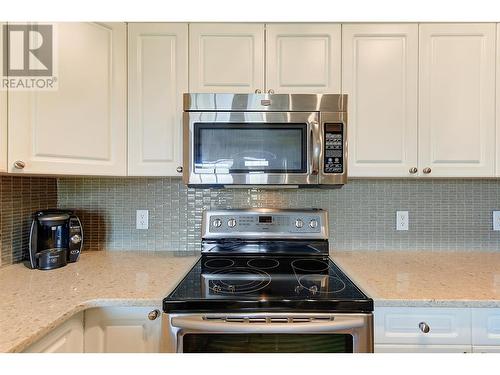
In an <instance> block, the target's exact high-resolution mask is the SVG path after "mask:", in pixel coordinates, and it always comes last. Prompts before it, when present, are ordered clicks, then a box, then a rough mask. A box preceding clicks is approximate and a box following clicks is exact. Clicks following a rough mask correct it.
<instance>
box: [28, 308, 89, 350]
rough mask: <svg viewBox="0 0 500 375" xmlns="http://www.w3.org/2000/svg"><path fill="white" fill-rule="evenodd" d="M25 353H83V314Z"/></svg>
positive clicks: (77, 315) (65, 323) (36, 343)
mask: <svg viewBox="0 0 500 375" xmlns="http://www.w3.org/2000/svg"><path fill="white" fill-rule="evenodd" d="M24 352H25V353H83V313H78V314H76V315H75V316H73V317H71V318H70V319H69V320H67V321H66V322H64V323H63V324H61V325H60V326H59V327H57V328H55V329H54V330H52V331H51V332H49V333H48V334H47V335H45V336H44V337H42V338H41V339H40V340H38V341H37V342H35V343H34V344H32V345H31V346H29V347H28V348H27V349H25V350H24Z"/></svg>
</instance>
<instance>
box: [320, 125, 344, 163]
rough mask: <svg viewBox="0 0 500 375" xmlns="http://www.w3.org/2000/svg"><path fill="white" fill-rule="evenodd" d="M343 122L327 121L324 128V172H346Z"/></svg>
mask: <svg viewBox="0 0 500 375" xmlns="http://www.w3.org/2000/svg"><path fill="white" fill-rule="evenodd" d="M343 126H344V125H343V124H342V123H325V128H324V137H323V142H324V147H323V150H324V153H323V155H324V159H323V161H324V163H323V165H324V167H323V172H324V173H343V172H344V132H343Z"/></svg>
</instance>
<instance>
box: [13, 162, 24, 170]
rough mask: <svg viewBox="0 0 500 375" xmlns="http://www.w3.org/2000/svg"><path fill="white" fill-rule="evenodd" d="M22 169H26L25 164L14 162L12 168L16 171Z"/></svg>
mask: <svg viewBox="0 0 500 375" xmlns="http://www.w3.org/2000/svg"><path fill="white" fill-rule="evenodd" d="M24 167H26V163H25V162H24V161H22V160H16V161H15V162H14V168H16V169H23V168H24Z"/></svg>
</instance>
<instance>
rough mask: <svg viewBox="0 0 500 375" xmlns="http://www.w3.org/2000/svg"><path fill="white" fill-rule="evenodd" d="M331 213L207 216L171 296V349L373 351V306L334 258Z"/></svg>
mask: <svg viewBox="0 0 500 375" xmlns="http://www.w3.org/2000/svg"><path fill="white" fill-rule="evenodd" d="M328 233H329V232H328V216H327V212H326V211H323V210H316V209H308V210H275V209H249V210H223V211H205V212H204V214H203V221H202V257H201V259H200V260H199V261H198V263H197V264H196V265H195V266H194V267H193V268H192V269H191V271H189V273H188V274H187V275H186V277H185V278H184V279H183V280H182V281H181V282H180V284H179V285H178V286H177V287H176V288H175V290H174V291H173V292H172V293H171V294H170V295H169V296H168V297H166V298H165V299H164V300H163V312H164V314H163V328H162V330H163V335H162V348H163V351H165V352H184V353H193V352H238V353H250V352H253V353H266V352H273V353H275V352H286V353H291V352H303V353H305V352H308V353H321V352H341V353H353V352H354V353H356V352H373V323H372V311H373V300H372V299H370V298H368V297H367V296H366V295H365V294H364V293H363V292H362V291H361V290H360V289H359V288H358V287H357V286H356V285H355V284H354V283H353V282H352V281H351V280H350V279H349V278H348V277H347V276H346V275H345V274H344V273H343V272H342V271H341V270H340V269H339V268H338V267H337V266H336V265H335V263H334V262H332V260H331V259H330V258H329V257H328Z"/></svg>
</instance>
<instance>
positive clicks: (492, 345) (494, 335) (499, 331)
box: [472, 308, 500, 353]
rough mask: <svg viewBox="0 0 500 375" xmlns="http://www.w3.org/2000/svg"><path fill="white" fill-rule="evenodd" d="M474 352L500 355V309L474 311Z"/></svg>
mask: <svg viewBox="0 0 500 375" xmlns="http://www.w3.org/2000/svg"><path fill="white" fill-rule="evenodd" d="M472 351H473V352H475V353H500V308H488V309H473V310H472Z"/></svg>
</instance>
